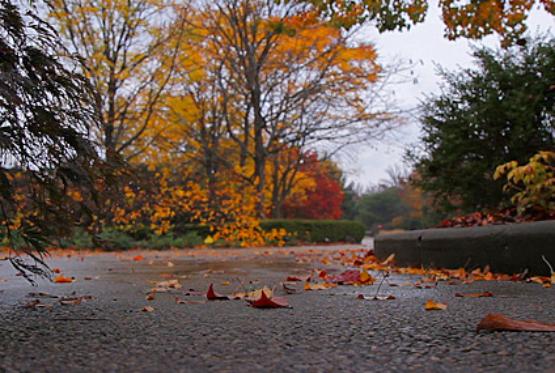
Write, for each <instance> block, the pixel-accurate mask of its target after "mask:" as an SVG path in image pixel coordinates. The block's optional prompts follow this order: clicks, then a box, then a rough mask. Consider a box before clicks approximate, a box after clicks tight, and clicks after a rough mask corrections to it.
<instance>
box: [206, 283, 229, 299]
mask: <svg viewBox="0 0 555 373" xmlns="http://www.w3.org/2000/svg"><path fill="white" fill-rule="evenodd" d="M206 299H208V300H229V297H228V296H227V295H222V294H218V293H216V292H215V291H214V286H213V285H212V284H210V286H209V287H208V291H207V292H206Z"/></svg>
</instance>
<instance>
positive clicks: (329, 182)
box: [283, 152, 344, 220]
mask: <svg viewBox="0 0 555 373" xmlns="http://www.w3.org/2000/svg"><path fill="white" fill-rule="evenodd" d="M303 159H304V161H303V162H302V164H301V166H300V168H299V174H300V175H301V177H300V180H298V181H297V183H299V182H302V181H303V179H308V180H310V184H308V185H306V181H305V187H304V188H303V189H304V190H300V191H299V192H301V193H302V195H299V193H292V194H291V195H290V196H288V198H287V199H286V200H285V201H284V206H283V210H284V215H285V217H287V218H304V219H333V220H336V219H340V218H341V217H342V215H343V211H342V209H341V207H342V204H343V196H344V194H343V190H342V188H341V180H340V179H341V172H340V170H339V168H338V167H337V165H336V164H335V163H333V162H332V161H330V160H327V159H319V158H318V155H317V154H316V153H314V152H312V153H309V154H307V155H306V156H305V157H304V158H303Z"/></svg>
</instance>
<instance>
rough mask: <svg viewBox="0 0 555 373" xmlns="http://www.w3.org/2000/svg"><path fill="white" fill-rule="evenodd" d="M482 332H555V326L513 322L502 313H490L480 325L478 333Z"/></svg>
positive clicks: (532, 322)
mask: <svg viewBox="0 0 555 373" xmlns="http://www.w3.org/2000/svg"><path fill="white" fill-rule="evenodd" d="M480 330H489V331H507V332H555V324H547V323H542V322H539V321H535V320H513V319H510V318H508V317H507V316H504V315H502V314H500V313H489V314H487V315H486V317H484V318H483V319H482V320H481V321H480V323H479V324H478V327H477V329H476V331H480Z"/></svg>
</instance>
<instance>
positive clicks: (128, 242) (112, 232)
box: [96, 228, 137, 250]
mask: <svg viewBox="0 0 555 373" xmlns="http://www.w3.org/2000/svg"><path fill="white" fill-rule="evenodd" d="M96 239H97V241H98V242H99V243H100V245H101V247H102V248H103V249H105V250H129V249H132V248H133V247H136V246H137V244H136V241H135V240H133V237H131V236H130V235H128V234H127V233H125V232H122V231H119V230H117V229H114V228H107V229H105V230H104V231H102V232H101V233H99V234H98V235H97V236H96Z"/></svg>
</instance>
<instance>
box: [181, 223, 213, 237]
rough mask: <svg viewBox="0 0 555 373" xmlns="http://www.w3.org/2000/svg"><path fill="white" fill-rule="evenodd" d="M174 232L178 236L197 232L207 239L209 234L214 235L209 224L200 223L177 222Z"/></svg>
mask: <svg viewBox="0 0 555 373" xmlns="http://www.w3.org/2000/svg"><path fill="white" fill-rule="evenodd" d="M172 232H173V233H174V234H175V235H176V236H186V235H187V234H189V233H195V234H196V235H197V236H199V237H200V238H202V239H205V238H206V237H207V236H209V235H212V232H210V227H209V226H208V225H200V224H188V223H187V224H181V223H175V225H174V227H173V229H172Z"/></svg>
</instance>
